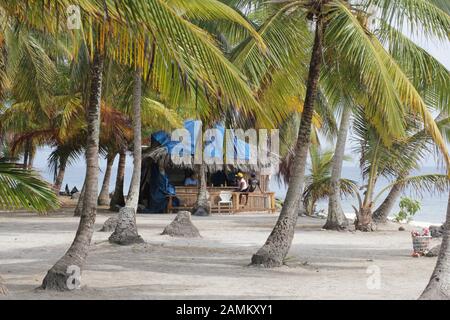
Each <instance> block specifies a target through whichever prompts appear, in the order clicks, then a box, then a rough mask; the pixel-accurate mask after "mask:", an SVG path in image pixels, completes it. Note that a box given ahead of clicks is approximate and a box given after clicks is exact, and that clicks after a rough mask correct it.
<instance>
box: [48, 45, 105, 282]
mask: <svg viewBox="0 0 450 320" xmlns="http://www.w3.org/2000/svg"><path fill="white" fill-rule="evenodd" d="M102 71H103V57H102V56H101V54H100V53H99V51H98V50H96V51H95V53H94V58H93V61H92V64H91V79H90V80H91V84H90V86H91V87H90V97H89V105H88V110H87V125H88V133H87V144H86V179H85V193H84V197H83V211H82V213H81V218H80V224H79V226H78V230H77V233H76V235H75V239H74V240H73V243H72V245H71V246H70V248H69V250H67V252H66V253H65V254H64V256H63V257H62V258H61V259H59V260H58V262H56V264H55V265H54V266H53V267H52V268H51V269H50V270H49V271H48V272H47V275H46V276H45V278H44V280H43V282H42V285H41V288H42V289H47V290H59V291H65V290H71V289H74V288H76V287H78V286H79V281H80V275H81V271H82V269H83V267H84V264H85V261H86V257H87V255H88V251H89V246H90V243H91V239H92V234H93V233H94V223H95V216H96V213H97V189H98V153H99V131H100V101H101V93H102Z"/></svg>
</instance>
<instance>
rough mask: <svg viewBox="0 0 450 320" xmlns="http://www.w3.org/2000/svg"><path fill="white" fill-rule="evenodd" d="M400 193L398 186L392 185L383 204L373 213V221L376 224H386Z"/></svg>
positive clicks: (400, 189)
mask: <svg viewBox="0 0 450 320" xmlns="http://www.w3.org/2000/svg"><path fill="white" fill-rule="evenodd" d="M401 193H402V188H401V186H400V185H399V184H394V185H393V186H392V188H391V190H390V191H389V194H388V195H387V197H386V199H384V201H383V203H382V204H380V206H379V207H378V208H377V209H376V210H375V211H374V212H373V220H374V221H375V222H376V223H386V222H387V217H388V216H389V213H391V211H392V208H393V207H394V205H395V202H396V201H397V199H398V197H400V195H401Z"/></svg>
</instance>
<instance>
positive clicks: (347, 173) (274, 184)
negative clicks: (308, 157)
mask: <svg viewBox="0 0 450 320" xmlns="http://www.w3.org/2000/svg"><path fill="white" fill-rule="evenodd" d="M49 153H50V150H49V149H47V148H43V149H40V150H39V152H38V153H37V155H36V159H35V163H34V164H35V168H36V169H37V170H39V171H40V173H41V174H42V176H43V177H44V178H45V179H46V180H48V181H50V182H51V181H53V173H51V172H50V171H49V169H48V166H47V158H48V155H49ZM132 161H133V159H132V158H131V157H127V164H126V170H125V189H124V190H125V192H127V190H128V187H129V184H130V180H131V174H132V171H133V168H132V165H133V163H132ZM117 162H118V158H116V160H115V162H114V167H113V173H112V176H111V185H110V191H112V190H113V189H114V183H115V180H116V171H117ZM105 166H106V161H105V160H104V159H101V161H100V167H101V173H100V176H99V178H100V179H99V189H100V186H101V183H102V181H103V174H104V168H105ZM85 172H86V168H85V165H84V159H79V160H78V161H76V162H75V163H73V164H72V166H70V167H69V168H68V169H67V170H66V175H65V179H64V184H63V188H64V186H65V184H66V183H67V184H68V185H69V188H70V189H72V188H73V187H74V186H76V187H77V188H78V189H81V187H82V184H83V181H84V176H85ZM436 172H438V170H437V169H436V168H432V167H424V168H423V169H422V170H421V172H420V174H426V173H436ZM441 172H442V171H441ZM343 177H345V178H348V179H352V180H355V181H358V182H361V174H360V170H359V168H357V167H344V168H343ZM388 183H389V182H388V181H387V180H385V179H380V180H379V181H378V183H377V186H376V192H378V191H380V190H381V189H383V188H384V187H385V186H386V185H387V184H388ZM270 189H271V190H272V191H274V192H275V193H276V196H277V197H278V198H280V199H284V197H285V195H286V190H287V188H286V186H285V185H283V184H281V185H280V184H279V183H278V181H277V179H276V178H272V180H271V182H270ZM386 194H387V192H386V193H385V195H386ZM404 195H405V196H408V197H411V198H414V199H417V200H419V201H420V202H421V205H422V208H421V210H420V212H419V213H418V214H417V215H416V216H415V218H414V220H415V221H426V222H432V223H442V222H444V220H445V213H446V210H447V201H448V194H428V193H424V194H423V197H422V198H418V197H417V195H415V194H414V193H411V192H410V191H409V190H406V191H405V192H404ZM380 199H381V201H382V200H383V199H384V197H383V196H382V197H380ZM352 205H355V206H356V205H357V199H354V198H346V199H343V201H342V207H343V209H344V211H345V212H346V213H353V212H354V210H353V208H352ZM327 206H328V203H327V201H320V202H319V203H318V205H317V209H318V210H321V209H324V210H325V211H326V210H327ZM398 210H399V208H398V203H397V204H396V206H395V207H394V210H393V213H395V212H398Z"/></svg>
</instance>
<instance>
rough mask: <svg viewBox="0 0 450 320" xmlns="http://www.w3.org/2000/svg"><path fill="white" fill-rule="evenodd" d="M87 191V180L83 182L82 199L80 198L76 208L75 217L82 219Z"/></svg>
mask: <svg viewBox="0 0 450 320" xmlns="http://www.w3.org/2000/svg"><path fill="white" fill-rule="evenodd" d="M85 190H86V180H85V181H84V182H83V187H82V188H81V191H80V197H79V198H78V202H77V206H76V207H75V211H74V212H73V216H74V217H80V216H81V212H82V211H83V201H84V192H85Z"/></svg>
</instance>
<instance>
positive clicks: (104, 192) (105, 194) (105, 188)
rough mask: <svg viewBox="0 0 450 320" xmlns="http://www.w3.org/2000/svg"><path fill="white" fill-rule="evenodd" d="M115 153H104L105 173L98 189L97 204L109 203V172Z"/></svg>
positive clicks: (104, 204) (105, 204)
mask: <svg viewBox="0 0 450 320" xmlns="http://www.w3.org/2000/svg"><path fill="white" fill-rule="evenodd" d="M116 156H117V153H115V152H108V153H107V155H106V169H105V175H104V177H103V183H102V187H101V189H100V194H99V195H98V200H97V203H98V205H99V206H107V205H109V202H110V200H109V184H110V180H111V172H112V166H113V164H114V159H115V158H116Z"/></svg>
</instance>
